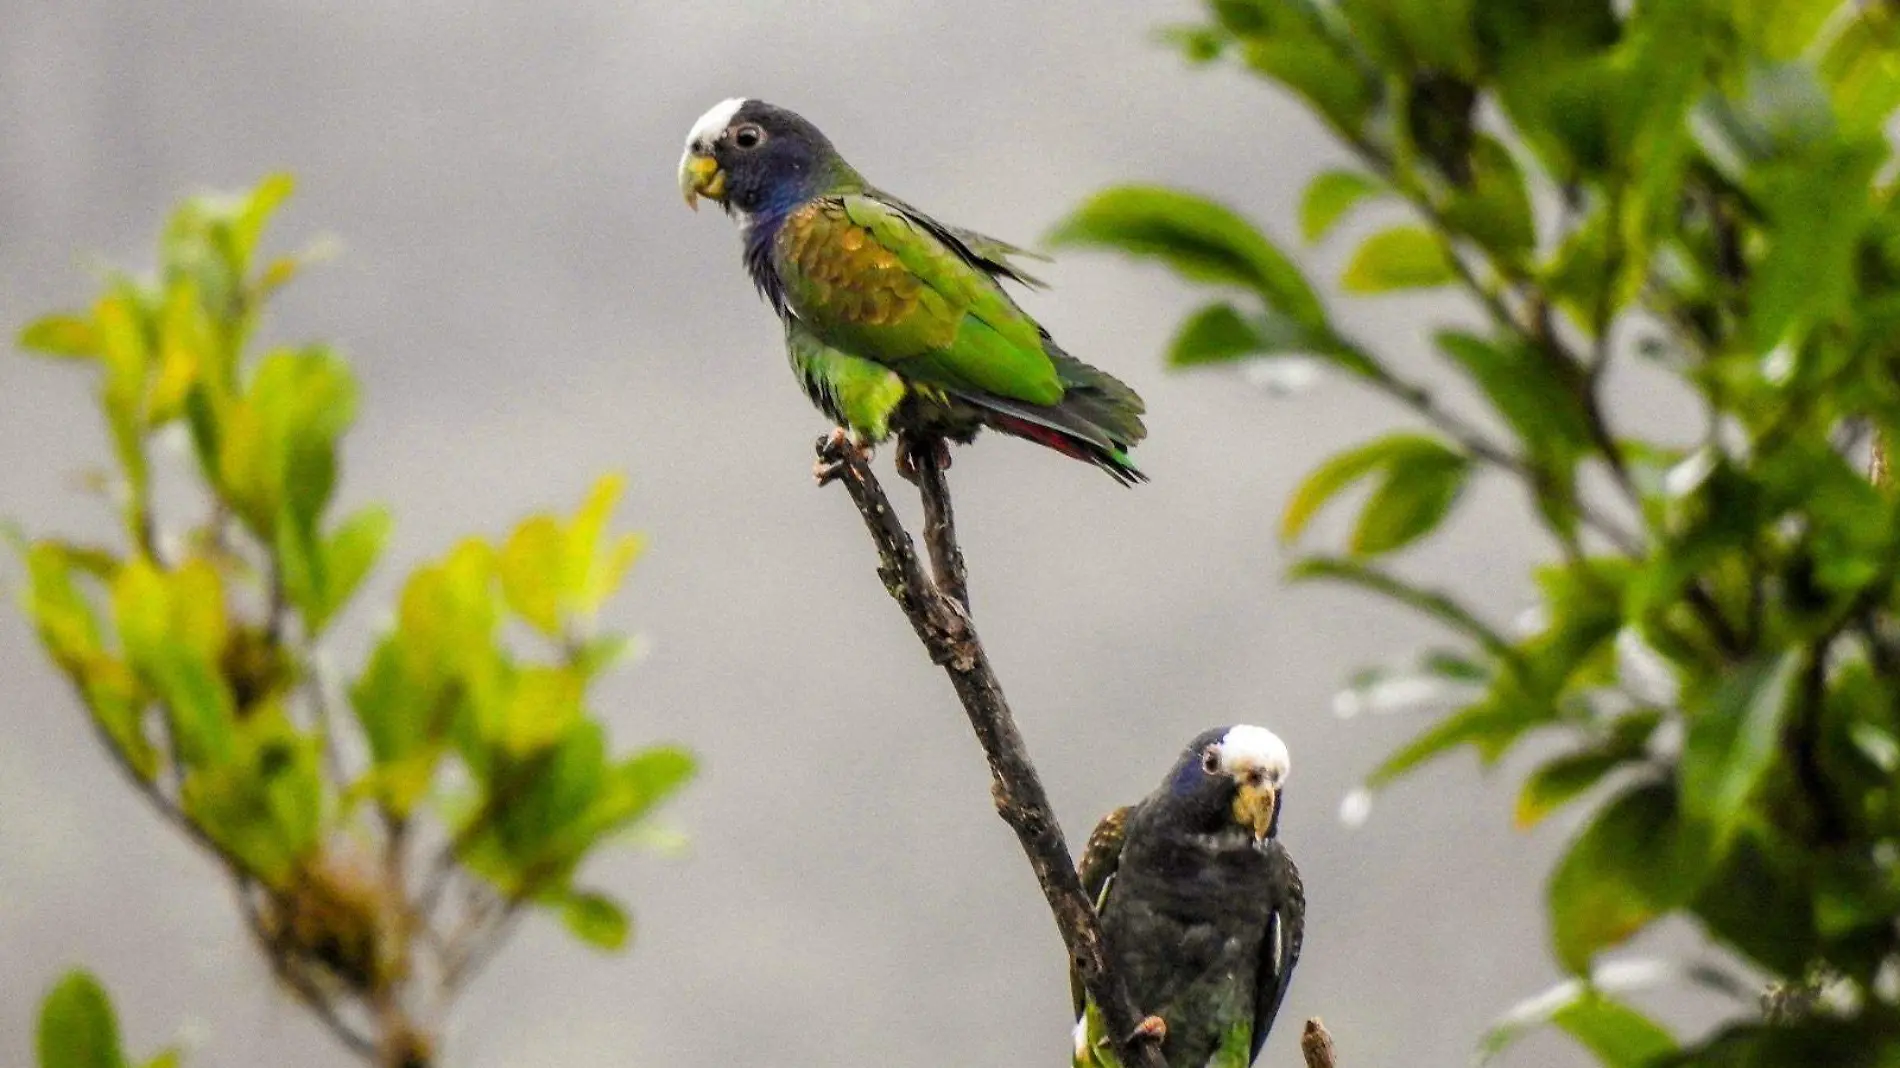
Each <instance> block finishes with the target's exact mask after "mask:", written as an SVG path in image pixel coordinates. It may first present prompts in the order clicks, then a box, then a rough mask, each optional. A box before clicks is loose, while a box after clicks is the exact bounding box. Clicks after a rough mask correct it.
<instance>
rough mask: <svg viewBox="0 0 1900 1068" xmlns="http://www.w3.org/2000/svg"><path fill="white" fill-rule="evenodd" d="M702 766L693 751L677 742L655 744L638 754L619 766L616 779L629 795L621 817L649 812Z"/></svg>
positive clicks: (624, 818) (631, 817)
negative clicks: (676, 743) (679, 745)
mask: <svg viewBox="0 0 1900 1068" xmlns="http://www.w3.org/2000/svg"><path fill="white" fill-rule="evenodd" d="M698 768H699V762H698V761H697V760H696V759H694V757H693V754H692V753H690V752H688V751H687V750H685V749H681V748H679V747H677V746H655V747H653V748H650V749H645V750H642V751H641V752H639V753H636V754H634V755H633V756H632V757H630V758H628V759H627V760H626V761H625V762H623V763H622V764H621V765H620V767H619V768H617V769H615V780H616V781H617V782H618V783H619V784H620V785H621V786H622V787H624V788H625V790H626V792H627V796H628V800H627V801H625V802H624V803H623V807H622V808H621V809H620V811H619V813H618V818H619V819H622V820H633V819H638V818H639V817H641V816H644V815H646V814H647V813H648V812H650V811H652V810H653V809H654V808H655V807H656V806H658V805H659V804H660V803H661V802H663V801H665V800H666V799H667V798H669V797H671V796H673V794H674V793H676V792H678V790H679V788H680V787H682V786H684V785H686V784H687V783H688V782H689V781H691V780H692V778H693V775H694V774H695V773H696V772H697V771H698Z"/></svg>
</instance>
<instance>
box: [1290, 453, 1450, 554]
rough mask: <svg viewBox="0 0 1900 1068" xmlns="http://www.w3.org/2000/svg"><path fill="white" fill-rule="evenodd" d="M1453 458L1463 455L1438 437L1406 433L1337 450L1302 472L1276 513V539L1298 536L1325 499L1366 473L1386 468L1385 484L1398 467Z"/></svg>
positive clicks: (1431, 464) (1436, 463) (1424, 465)
mask: <svg viewBox="0 0 1900 1068" xmlns="http://www.w3.org/2000/svg"><path fill="white" fill-rule="evenodd" d="M1454 461H1455V462H1460V463H1462V462H1463V458H1462V457H1461V456H1459V454H1458V453H1456V452H1454V451H1452V450H1451V449H1450V448H1448V447H1447V446H1445V445H1444V444H1443V443H1442V442H1440V441H1439V440H1438V439H1436V438H1433V437H1429V436H1427V435H1424V434H1410V433H1399V434H1388V435H1386V436H1385V437H1382V438H1375V439H1373V440H1372V441H1369V442H1366V443H1365V444H1363V445H1360V446H1358V447H1356V448H1352V449H1348V450H1346V451H1345V452H1342V453H1339V454H1337V455H1335V456H1333V457H1332V458H1330V459H1328V460H1327V461H1326V462H1325V463H1323V464H1321V465H1320V466H1319V467H1318V468H1316V469H1315V470H1314V471H1313V473H1312V474H1310V475H1308V476H1306V480H1305V481H1304V482H1302V483H1300V486H1299V488H1298V489H1296V490H1294V491H1293V496H1292V498H1291V499H1289V500H1288V501H1287V506H1286V511H1285V512H1284V513H1283V514H1282V515H1281V517H1280V540H1281V541H1292V540H1294V539H1296V538H1298V537H1299V536H1300V533H1301V532H1302V531H1304V530H1305V529H1306V527H1307V524H1308V523H1310V522H1312V519H1313V517H1314V516H1315V515H1317V514H1318V513H1319V511H1320V509H1322V508H1324V507H1325V506H1326V504H1327V502H1328V501H1331V500H1332V499H1333V498H1334V497H1337V496H1338V495H1339V494H1340V493H1341V492H1343V491H1344V490H1345V489H1346V487H1348V486H1350V485H1352V484H1353V483H1355V482H1357V481H1359V480H1360V479H1362V478H1365V477H1366V476H1367V475H1370V474H1372V473H1374V472H1376V471H1385V472H1388V475H1387V482H1388V484H1389V483H1390V481H1391V475H1390V474H1389V472H1393V471H1396V470H1398V469H1399V468H1400V467H1413V468H1419V469H1430V468H1433V467H1442V466H1448V465H1449V464H1450V463H1452V462H1454ZM1428 477H1429V476H1428ZM1375 533H1376V532H1375Z"/></svg>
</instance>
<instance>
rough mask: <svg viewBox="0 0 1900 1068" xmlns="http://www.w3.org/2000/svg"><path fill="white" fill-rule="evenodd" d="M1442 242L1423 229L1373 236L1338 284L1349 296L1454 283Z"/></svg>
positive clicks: (1402, 229) (1406, 228)
mask: <svg viewBox="0 0 1900 1068" xmlns="http://www.w3.org/2000/svg"><path fill="white" fill-rule="evenodd" d="M1457 277H1458V276H1457V274H1456V272H1454V271H1453V270H1452V264H1451V260H1450V258H1449V253H1448V252H1447V251H1446V249H1445V245H1444V241H1443V240H1442V239H1441V238H1440V237H1439V236H1438V235H1437V234H1434V233H1433V232H1432V231H1430V230H1427V229H1425V228H1424V227H1422V226H1397V227H1393V228H1392V229H1390V230H1382V231H1380V232H1379V233H1376V234H1373V235H1372V236H1371V237H1369V238H1367V239H1366V240H1365V243H1364V244H1362V245H1360V246H1359V251H1357V252H1355V253H1353V257H1352V261H1351V262H1350V263H1348V264H1347V265H1346V271H1345V273H1344V274H1342V275H1341V276H1340V279H1339V284H1340V286H1341V287H1342V288H1343V289H1345V290H1346V292H1348V293H1366V294H1371V293H1389V292H1391V291H1393V290H1397V289H1430V288H1432V287H1434V286H1442V285H1449V284H1450V283H1452V282H1454V281H1456V280H1457Z"/></svg>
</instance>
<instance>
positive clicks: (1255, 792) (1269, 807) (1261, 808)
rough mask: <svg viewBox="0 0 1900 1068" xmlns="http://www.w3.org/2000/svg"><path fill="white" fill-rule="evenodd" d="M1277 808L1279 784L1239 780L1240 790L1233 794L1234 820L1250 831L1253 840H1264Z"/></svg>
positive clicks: (1278, 803) (1270, 828)
mask: <svg viewBox="0 0 1900 1068" xmlns="http://www.w3.org/2000/svg"><path fill="white" fill-rule="evenodd" d="M1279 808H1280V787H1279V784H1277V783H1272V782H1262V783H1260V784H1259V785H1255V784H1253V783H1251V782H1248V781H1246V780H1245V779H1243V780H1241V783H1240V790H1239V792H1238V793H1236V794H1235V795H1234V822H1236V823H1238V824H1240V825H1241V826H1243V827H1246V828H1247V829H1248V830H1250V831H1252V832H1253V837H1254V841H1256V842H1260V841H1265V840H1266V837H1267V833H1268V832H1269V831H1271V830H1273V817H1274V814H1275V813H1276V812H1278V811H1279Z"/></svg>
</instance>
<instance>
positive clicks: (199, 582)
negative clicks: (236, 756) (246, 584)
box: [112, 560, 237, 765]
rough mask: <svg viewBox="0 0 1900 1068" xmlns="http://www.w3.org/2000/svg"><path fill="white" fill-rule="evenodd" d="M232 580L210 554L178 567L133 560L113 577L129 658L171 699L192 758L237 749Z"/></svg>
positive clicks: (176, 726)
mask: <svg viewBox="0 0 1900 1068" xmlns="http://www.w3.org/2000/svg"><path fill="white" fill-rule="evenodd" d="M224 596H225V595H224V580H223V578H222V577H221V576H220V575H219V574H218V572H217V571H216V570H215V569H214V568H213V567H212V566H211V565H210V564H208V563H205V562H204V561H202V560H194V561H192V562H190V563H188V564H186V565H185V566H184V567H182V568H179V569H178V570H176V571H168V570H163V569H160V568H158V567H156V566H154V565H153V564H151V563H150V562H148V561H145V560H133V561H131V562H129V563H128V564H127V565H126V566H125V567H124V568H123V569H121V570H120V571H119V574H118V576H117V577H116V578H115V579H114V580H113V583H112V616H113V622H114V623H115V624H116V625H117V627H118V633H119V640H120V641H121V642H122V643H123V644H124V647H125V658H126V661H127V663H128V664H129V665H130V666H131V668H132V670H133V672H134V673H135V674H136V675H137V676H138V678H139V680H140V681H141V682H142V683H143V684H144V686H145V687H146V688H147V689H149V691H150V692H151V693H152V694H154V695H155V696H157V697H158V698H159V700H160V701H161V702H162V703H163V704H164V706H165V710H166V712H167V713H168V716H169V723H170V725H171V738H172V742H173V744H174V745H175V746H176V748H177V751H178V754H179V756H180V757H181V758H182V759H183V760H184V761H185V762H187V763H188V764H212V765H215V764H221V763H224V762H226V761H229V760H230V759H231V757H232V755H233V731H234V728H235V723H236V717H237V707H236V702H235V701H234V699H233V695H232V693H231V687H230V684H229V682H228V681H227V680H226V678H225V676H224V673H223V671H222V669H221V658H222V656H223V653H224V643H225V641H226V638H227V637H228V635H229V623H228V621H227V619H226V616H225V600H224Z"/></svg>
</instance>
